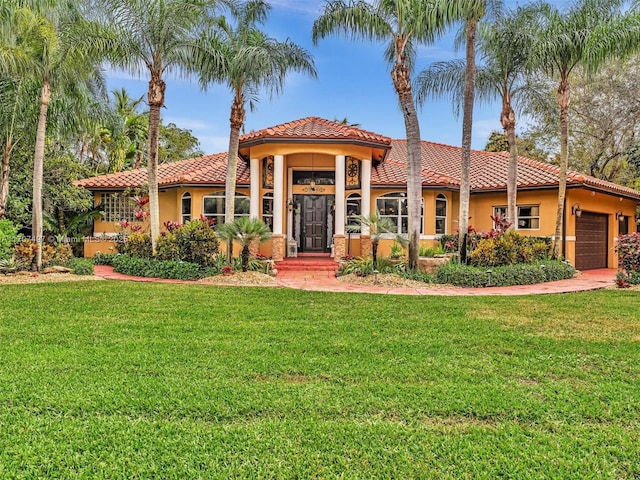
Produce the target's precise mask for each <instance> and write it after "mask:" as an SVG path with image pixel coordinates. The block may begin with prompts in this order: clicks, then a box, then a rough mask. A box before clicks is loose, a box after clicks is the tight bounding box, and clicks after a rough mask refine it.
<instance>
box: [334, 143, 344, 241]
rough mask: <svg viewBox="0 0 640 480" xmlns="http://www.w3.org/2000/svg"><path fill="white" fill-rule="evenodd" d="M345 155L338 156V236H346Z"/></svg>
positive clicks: (336, 218)
mask: <svg viewBox="0 0 640 480" xmlns="http://www.w3.org/2000/svg"><path fill="white" fill-rule="evenodd" d="M344 161H345V158H344V155H336V211H335V212H334V215H335V221H336V231H335V234H336V235H344V210H345V207H344V183H345V180H346V176H345V163H344Z"/></svg>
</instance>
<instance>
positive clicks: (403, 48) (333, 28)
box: [312, 0, 459, 270]
mask: <svg viewBox="0 0 640 480" xmlns="http://www.w3.org/2000/svg"><path fill="white" fill-rule="evenodd" d="M452 3H456V2H447V1H446V0H435V1H429V2H426V1H424V0H376V1H375V2H373V4H370V3H368V2H366V1H364V0H350V1H349V2H345V1H343V0H333V1H329V2H328V3H327V4H326V5H325V7H324V11H323V12H322V14H321V15H320V17H318V18H317V19H316V21H315V22H314V24H313V33H312V38H313V41H314V43H317V42H318V40H319V39H321V38H325V37H327V36H329V35H331V34H334V33H338V34H342V35H343V36H344V37H345V38H349V39H362V40H367V41H371V42H379V41H386V42H388V44H387V48H386V50H385V59H386V60H387V62H388V63H389V64H390V65H391V79H392V81H393V86H394V89H395V91H396V94H397V95H398V101H399V104H400V109H401V111H402V115H403V118H404V124H405V129H406V137H407V200H408V213H409V227H408V229H409V232H408V233H409V267H410V268H411V269H412V270H415V269H416V268H417V266H418V249H419V247H420V219H421V206H422V203H421V197H422V178H421V171H422V168H421V160H422V152H421V148H422V146H421V138H420V124H419V122H418V117H417V114H416V105H415V101H414V98H413V92H412V90H411V72H412V68H413V65H414V63H415V58H416V48H417V46H418V45H420V44H423V45H424V44H430V43H433V42H434V40H435V39H436V37H437V36H438V35H440V34H442V33H443V32H444V31H445V29H446V28H447V26H448V25H449V24H450V23H451V22H452V21H453V20H456V19H457V18H459V17H458V14H459V12H458V11H457V10H455V9H451V8H450V7H451V4H452Z"/></svg>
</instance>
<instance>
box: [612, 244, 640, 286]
mask: <svg viewBox="0 0 640 480" xmlns="http://www.w3.org/2000/svg"><path fill="white" fill-rule="evenodd" d="M616 251H617V252H618V263H619V265H620V268H621V270H620V271H619V272H618V274H617V276H616V284H617V285H618V287H620V288H628V287H630V286H631V285H640V232H636V233H630V234H628V235H620V236H618V245H617V246H616Z"/></svg>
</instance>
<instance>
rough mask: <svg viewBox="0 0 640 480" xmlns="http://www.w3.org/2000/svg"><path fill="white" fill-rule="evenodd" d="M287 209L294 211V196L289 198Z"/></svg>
mask: <svg viewBox="0 0 640 480" xmlns="http://www.w3.org/2000/svg"><path fill="white" fill-rule="evenodd" d="M287 209H288V210H289V211H290V212H292V211H293V198H288V199H287Z"/></svg>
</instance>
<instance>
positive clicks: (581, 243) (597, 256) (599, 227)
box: [576, 212, 609, 270]
mask: <svg viewBox="0 0 640 480" xmlns="http://www.w3.org/2000/svg"><path fill="white" fill-rule="evenodd" d="M608 231H609V225H608V217H607V215H601V214H597V213H591V212H582V215H581V216H580V217H577V218H576V268H577V269H578V270H589V269H594V268H607V256H608V255H607V254H608V241H607V239H608V235H607V232H608Z"/></svg>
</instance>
